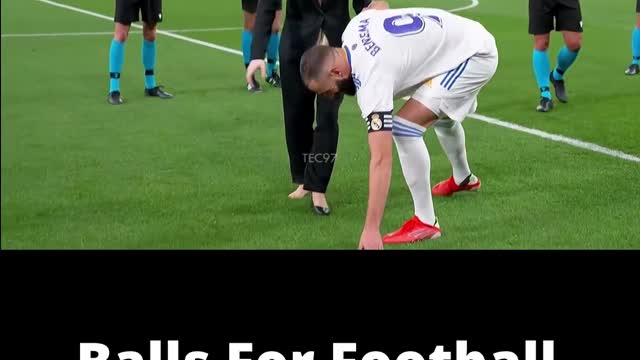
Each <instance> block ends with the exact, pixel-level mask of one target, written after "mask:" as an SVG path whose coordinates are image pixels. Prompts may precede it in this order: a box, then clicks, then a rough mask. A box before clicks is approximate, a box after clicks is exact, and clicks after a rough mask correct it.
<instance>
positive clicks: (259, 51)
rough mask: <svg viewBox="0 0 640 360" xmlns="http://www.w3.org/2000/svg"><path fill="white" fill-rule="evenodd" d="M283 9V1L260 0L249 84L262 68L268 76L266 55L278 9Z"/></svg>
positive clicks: (254, 30) (249, 68) (248, 71)
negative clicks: (265, 62) (265, 61)
mask: <svg viewBox="0 0 640 360" xmlns="http://www.w3.org/2000/svg"><path fill="white" fill-rule="evenodd" d="M281 7H282V0H260V1H259V2H258V8H257V9H256V22H255V25H254V28H253V41H252V42H251V63H250V64H249V67H248V68H247V83H251V82H252V81H253V80H252V77H253V74H254V73H255V72H256V70H258V68H260V69H261V70H262V73H263V74H262V75H263V76H266V74H267V70H266V65H265V64H264V54H265V53H266V51H267V45H268V43H269V37H270V36H271V28H272V26H271V25H272V24H273V20H274V19H275V17H276V11H277V9H279V8H281Z"/></svg>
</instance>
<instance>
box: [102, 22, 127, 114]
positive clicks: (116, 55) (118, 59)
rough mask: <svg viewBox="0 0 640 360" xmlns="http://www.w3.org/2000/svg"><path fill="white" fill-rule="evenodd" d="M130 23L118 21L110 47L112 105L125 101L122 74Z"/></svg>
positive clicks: (108, 99) (110, 95)
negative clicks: (121, 91)
mask: <svg viewBox="0 0 640 360" xmlns="http://www.w3.org/2000/svg"><path fill="white" fill-rule="evenodd" d="M130 27H131V26H130V24H123V23H119V22H116V23H115V30H114V34H113V39H112V40H111V47H110V49H109V96H108V97H107V101H108V102H109V104H111V105H121V104H123V103H124V100H123V99H122V95H121V94H120V74H121V72H122V65H123V64H124V44H125V42H126V41H127V38H128V36H129V29H130Z"/></svg>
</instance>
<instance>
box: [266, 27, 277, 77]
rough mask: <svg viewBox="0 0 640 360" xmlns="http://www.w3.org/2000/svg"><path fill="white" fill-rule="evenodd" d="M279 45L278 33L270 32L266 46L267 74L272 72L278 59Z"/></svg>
mask: <svg viewBox="0 0 640 360" xmlns="http://www.w3.org/2000/svg"><path fill="white" fill-rule="evenodd" d="M279 47H280V34H278V33H272V34H271V37H270V38H269V45H268V46H267V76H271V75H272V74H273V70H275V68H276V62H277V61H278V48H279Z"/></svg>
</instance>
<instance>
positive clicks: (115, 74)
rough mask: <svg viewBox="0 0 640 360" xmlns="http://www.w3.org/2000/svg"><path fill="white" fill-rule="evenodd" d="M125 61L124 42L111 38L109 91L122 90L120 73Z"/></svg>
mask: <svg viewBox="0 0 640 360" xmlns="http://www.w3.org/2000/svg"><path fill="white" fill-rule="evenodd" d="M123 63H124V42H119V41H117V40H115V39H113V40H111V48H110V49H109V78H110V79H109V92H114V91H120V73H121V72H122V64H123Z"/></svg>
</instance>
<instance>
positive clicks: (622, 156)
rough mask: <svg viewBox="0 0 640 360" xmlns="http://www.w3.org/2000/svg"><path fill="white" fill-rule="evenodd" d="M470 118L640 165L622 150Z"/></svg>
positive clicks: (495, 120) (480, 117)
mask: <svg viewBox="0 0 640 360" xmlns="http://www.w3.org/2000/svg"><path fill="white" fill-rule="evenodd" d="M469 117H470V118H473V119H476V120H479V121H483V122H486V123H488V124H492V125H497V126H502V127H504V128H507V129H511V130H515V131H520V132H523V133H527V134H531V135H535V136H538V137H541V138H543V139H547V140H551V141H556V142H560V143H563V144H567V145H571V146H575V147H577V148H580V149H585V150H591V151H593V152H597V153H600V154H605V155H609V156H613V157H617V158H620V159H624V160H629V161H633V162H637V163H640V157H637V156H634V155H630V154H627V153H624V152H622V151H620V150H615V149H610V148H607V147H604V146H600V145H598V144H594V143H590V142H586V141H582V140H578V139H572V138H570V137H566V136H563V135H557V134H552V133H548V132H545V131H542V130H538V129H531V128H528V127H525V126H522V125H518V124H513V123H510V122H507V121H502V120H498V119H495V118H492V117H489V116H484V115H480V114H471V115H469Z"/></svg>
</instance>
